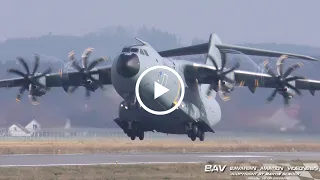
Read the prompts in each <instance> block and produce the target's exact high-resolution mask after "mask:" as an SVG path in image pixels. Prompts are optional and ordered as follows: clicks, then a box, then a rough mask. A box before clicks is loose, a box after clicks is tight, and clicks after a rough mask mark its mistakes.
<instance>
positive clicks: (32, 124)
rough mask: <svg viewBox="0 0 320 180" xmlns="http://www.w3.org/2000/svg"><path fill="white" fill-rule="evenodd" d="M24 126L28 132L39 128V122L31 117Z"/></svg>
mask: <svg viewBox="0 0 320 180" xmlns="http://www.w3.org/2000/svg"><path fill="white" fill-rule="evenodd" d="M25 128H26V129H27V130H28V131H29V132H36V131H39V130H41V126H40V124H39V123H38V122H37V121H36V120H35V119H33V120H32V121H31V122H30V123H29V124H27V125H26V126H25Z"/></svg>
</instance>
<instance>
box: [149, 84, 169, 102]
mask: <svg viewBox="0 0 320 180" xmlns="http://www.w3.org/2000/svg"><path fill="white" fill-rule="evenodd" d="M168 91H169V89H168V88H166V87H164V86H162V85H161V84H159V83H157V82H154V91H153V92H154V99H157V98H158V97H160V96H162V95H163V94H165V93H167V92H168Z"/></svg>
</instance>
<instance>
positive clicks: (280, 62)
mask: <svg viewBox="0 0 320 180" xmlns="http://www.w3.org/2000/svg"><path fill="white" fill-rule="evenodd" d="M287 58H288V56H287V55H282V56H280V57H279V59H278V61H277V72H278V75H283V61H284V60H285V59H287Z"/></svg>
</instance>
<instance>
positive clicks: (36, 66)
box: [32, 54, 40, 74]
mask: <svg viewBox="0 0 320 180" xmlns="http://www.w3.org/2000/svg"><path fill="white" fill-rule="evenodd" d="M39 61H40V58H39V56H38V55H37V54H36V55H35V56H34V67H33V71H32V74H34V73H36V71H37V70H38V67H39Z"/></svg>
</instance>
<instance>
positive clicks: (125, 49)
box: [122, 48, 130, 53]
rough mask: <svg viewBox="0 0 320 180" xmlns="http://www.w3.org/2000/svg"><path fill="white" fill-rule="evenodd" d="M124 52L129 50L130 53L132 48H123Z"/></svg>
mask: <svg viewBox="0 0 320 180" xmlns="http://www.w3.org/2000/svg"><path fill="white" fill-rule="evenodd" d="M122 52H128V53H129V52H130V48H123V49H122Z"/></svg>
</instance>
